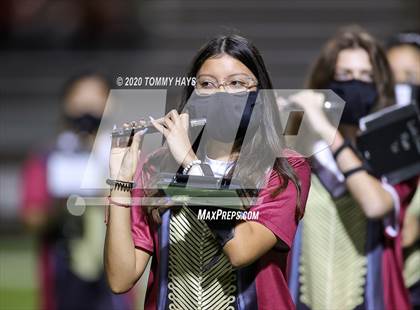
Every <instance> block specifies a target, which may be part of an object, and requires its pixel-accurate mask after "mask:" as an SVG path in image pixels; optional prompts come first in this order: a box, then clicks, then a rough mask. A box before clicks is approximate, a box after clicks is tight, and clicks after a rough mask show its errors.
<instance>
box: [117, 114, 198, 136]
mask: <svg viewBox="0 0 420 310" xmlns="http://www.w3.org/2000/svg"><path fill="white" fill-rule="evenodd" d="M205 124H206V119H205V118H198V119H192V120H190V126H191V127H198V126H204V125H205ZM146 128H148V129H147V132H146V134H149V133H155V132H158V131H157V129H156V128H155V127H154V126H153V124H152V122H151V121H145V122H144V124H142V125H138V126H135V127H127V128H123V127H119V128H114V129H112V131H111V136H112V138H115V137H127V136H130V135H131V134H132V132H133V130H134V133H136V132H138V131H141V130H143V129H146Z"/></svg>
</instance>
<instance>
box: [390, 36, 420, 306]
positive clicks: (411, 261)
mask: <svg viewBox="0 0 420 310" xmlns="http://www.w3.org/2000/svg"><path fill="white" fill-rule="evenodd" d="M387 56H388V61H389V63H390V65H391V68H392V71H393V73H394V78H395V82H396V86H395V94H396V99H397V103H398V104H401V105H404V104H409V103H411V102H413V101H415V104H419V99H420V97H419V95H420V34H419V33H416V32H403V33H399V34H398V35H396V36H395V37H394V38H392V39H391V40H390V42H389V45H388V51H387ZM402 243H403V247H404V279H405V283H406V285H407V287H408V288H409V290H410V298H411V303H412V305H413V307H419V308H420V190H418V189H417V192H416V195H415V196H414V198H413V201H412V202H411V204H410V206H409V208H408V209H407V215H406V217H405V220H404V227H403V231H402Z"/></svg>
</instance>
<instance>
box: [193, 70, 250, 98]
mask: <svg viewBox="0 0 420 310" xmlns="http://www.w3.org/2000/svg"><path fill="white" fill-rule="evenodd" d="M257 85H258V83H257V82H256V81H255V79H254V78H252V77H250V76H248V75H245V74H238V75H232V76H230V77H228V78H227V79H226V80H225V81H223V82H222V83H219V82H218V81H217V80H216V79H215V78H213V77H210V76H200V77H198V78H197V80H196V84H195V90H196V93H197V94H198V95H199V96H209V95H212V94H214V93H216V92H217V91H218V90H219V89H220V86H223V88H224V90H225V91H226V92H227V93H230V94H235V93H242V92H247V91H249V89H251V88H253V87H256V86H257Z"/></svg>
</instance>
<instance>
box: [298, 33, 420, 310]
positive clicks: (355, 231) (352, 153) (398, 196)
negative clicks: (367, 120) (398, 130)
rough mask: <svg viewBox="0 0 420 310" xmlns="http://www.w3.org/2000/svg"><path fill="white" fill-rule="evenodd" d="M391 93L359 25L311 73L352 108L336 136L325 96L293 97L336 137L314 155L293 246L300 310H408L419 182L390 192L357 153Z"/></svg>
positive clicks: (378, 56)
mask: <svg viewBox="0 0 420 310" xmlns="http://www.w3.org/2000/svg"><path fill="white" fill-rule="evenodd" d="M393 87H394V86H393V79H392V74H391V70H390V68H389V65H388V62H387V59H386V55H385V52H384V50H383V49H382V48H381V47H380V45H379V44H378V43H377V41H376V40H375V39H374V38H373V37H372V36H371V35H370V34H368V33H367V32H366V31H364V30H363V29H361V28H359V27H356V26H353V27H349V28H344V29H342V30H341V31H339V32H338V33H337V35H335V36H334V37H333V38H332V39H330V40H329V41H328V42H327V44H326V45H325V47H324V48H323V50H322V51H321V55H320V56H319V58H318V60H317V61H316V63H315V66H314V67H313V69H312V71H311V73H310V75H309V83H308V88H310V89H332V90H333V91H334V92H335V93H336V94H337V95H339V96H340V97H341V98H342V99H343V100H344V101H345V102H346V105H345V107H344V111H343V115H342V117H341V121H340V125H339V128H338V132H337V133H336V134H335V128H332V126H331V125H330V123H329V121H328V120H327V118H326V117H325V115H324V114H323V113H322V110H321V107H322V105H323V102H324V98H322V96H319V95H317V94H315V95H314V93H312V92H311V91H306V92H303V93H300V94H297V95H295V98H293V101H294V102H296V103H297V104H299V105H300V106H301V107H303V109H304V111H305V113H307V117H308V119H309V120H310V122H311V124H312V127H313V128H314V130H315V131H316V132H317V133H318V134H319V136H320V137H321V139H323V140H326V139H327V137H331V136H334V135H335V139H334V141H333V143H332V144H331V145H330V146H329V147H328V145H326V144H325V143H324V146H322V145H321V146H320V148H321V149H325V148H326V149H325V150H323V151H321V152H317V153H315V155H314V159H313V168H314V170H313V171H314V174H313V176H312V185H311V191H310V194H309V198H308V204H307V208H306V214H305V219H304V221H303V225H302V226H301V230H300V231H299V233H298V236H297V239H298V241H299V242H296V243H295V247H294V253H295V255H294V257H295V258H296V259H295V260H294V265H293V268H292V270H291V272H292V277H291V281H290V287H291V288H292V291H293V295H294V296H295V301H296V303H297V307H298V309H387V310H394V309H409V308H410V306H409V300H408V292H407V290H406V288H405V286H404V281H403V277H402V263H403V262H402V252H401V230H400V228H401V227H402V224H403V219H404V215H405V210H406V208H407V206H408V203H409V201H410V199H411V198H412V195H413V192H414V190H415V188H416V185H417V179H414V180H410V181H407V182H403V183H401V184H398V185H395V186H391V185H390V184H387V183H385V182H383V181H381V180H379V179H377V178H375V177H374V176H372V175H371V174H370V173H369V172H368V171H367V170H366V169H365V167H364V165H363V162H362V160H361V159H360V158H359V156H358V154H357V151H356V149H355V147H354V143H355V138H356V134H357V132H358V122H359V119H360V118H361V117H363V116H366V115H367V114H369V113H370V112H372V111H375V110H378V109H381V108H383V107H386V106H389V105H391V104H393V103H394V96H393V94H394V89H393ZM320 144H322V142H320Z"/></svg>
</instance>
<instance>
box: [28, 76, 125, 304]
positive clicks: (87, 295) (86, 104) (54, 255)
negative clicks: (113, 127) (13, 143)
mask: <svg viewBox="0 0 420 310" xmlns="http://www.w3.org/2000/svg"><path fill="white" fill-rule="evenodd" d="M108 92H109V83H108V81H107V79H106V78H104V77H103V76H102V75H100V74H97V73H94V72H88V73H83V74H80V75H78V76H75V77H74V78H72V79H71V80H69V81H68V82H67V83H66V85H65V87H64V92H63V96H62V100H63V109H62V111H63V115H62V122H61V124H62V129H61V130H60V133H59V134H58V136H57V138H56V140H55V141H54V142H53V143H52V145H51V147H49V148H48V149H46V150H44V151H43V152H37V153H36V154H32V155H31V156H30V157H29V158H28V160H27V161H26V163H25V165H24V168H23V176H22V185H23V190H22V196H23V197H22V219H23V222H24V223H25V224H26V226H27V227H28V228H29V229H30V230H31V231H32V232H34V233H36V234H37V235H38V236H39V255H40V256H39V272H38V274H39V279H40V296H41V297H40V309H44V310H51V309H59V310H60V309H101V310H102V309H129V308H130V299H131V297H128V296H127V295H121V296H115V295H113V294H111V291H110V290H109V288H108V285H107V283H106V279H105V277H104V272H103V263H102V251H103V248H102V245H103V235H104V232H105V227H104V224H103V210H102V208H100V207H98V206H85V207H84V206H81V207H74V206H73V208H72V207H71V205H70V207H69V204H68V198H69V196H70V195H73V194H81V195H83V196H84V195H88V196H89V195H91V196H98V195H99V197H100V195H103V193H102V192H101V191H100V190H98V191H95V190H89V191H87V192H86V191H85V192H83V193H81V192H80V191H81V189H80V188H81V183H82V181H85V180H86V178H87V179H89V178H90V176H89V175H87V176H86V167H87V163H88V160H89V158H90V156H91V150H92V147H93V144H94V141H95V139H96V142H95V146H97V145H99V146H98V147H99V148H102V147H103V148H106V150H104V151H103V152H101V153H103V154H107V153H108V148H109V147H110V145H108V144H107V143H106V142H104V141H106V140H105V139H102V137H101V136H100V135H97V130H98V127H99V124H100V121H101V116H102V113H103V110H104V107H105V103H106V100H107V97H108ZM103 138H108V137H103ZM91 162H93V163H94V164H93V165H94V166H95V167H93V169H94V170H95V171H100V170H101V169H103V167H100V165H101V163H102V162H105V163H106V165H107V158H106V159H101V158H94V160H93V161H90V162H89V164H90V163H91ZM91 169H92V168H91ZM106 169H107V167H106V168H105V170H106Z"/></svg>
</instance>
